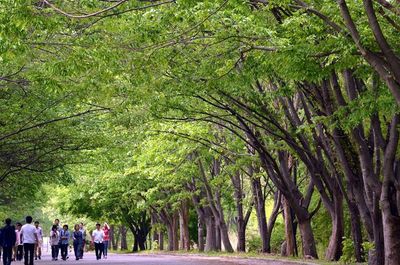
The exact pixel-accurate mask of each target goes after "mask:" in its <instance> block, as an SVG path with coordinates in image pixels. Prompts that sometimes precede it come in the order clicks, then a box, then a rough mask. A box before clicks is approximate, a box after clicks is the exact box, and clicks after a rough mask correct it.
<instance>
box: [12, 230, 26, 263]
mask: <svg viewBox="0 0 400 265" xmlns="http://www.w3.org/2000/svg"><path fill="white" fill-rule="evenodd" d="M21 227H22V224H21V223H17V225H16V228H17V229H15V235H16V237H17V241H16V242H15V247H14V258H13V260H14V261H21V260H22V257H23V255H24V245H23V244H22V240H21Z"/></svg>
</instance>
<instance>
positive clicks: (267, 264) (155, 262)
mask: <svg viewBox="0 0 400 265" xmlns="http://www.w3.org/2000/svg"><path fill="white" fill-rule="evenodd" d="M35 264H38V265H40V264H43V265H44V264H46V265H47V264H54V265H57V264H66V265H79V264H85V265H101V264H104V265H106V264H107V265H131V264H132V265H307V264H309V265H312V264H313V263H300V262H285V261H274V260H259V259H258V260H255V259H229V258H218V257H199V256H190V255H189V256H182V255H178V256H175V255H135V254H134V255H128V254H111V255H109V257H108V259H107V260H104V259H103V260H100V261H96V260H95V256H94V255H93V253H86V256H85V258H84V259H82V260H79V261H75V260H73V259H72V260H71V259H69V260H68V261H67V262H65V261H63V260H61V261H60V260H59V261H57V262H54V261H51V260H50V256H46V255H45V256H43V259H42V260H41V261H36V263H35Z"/></svg>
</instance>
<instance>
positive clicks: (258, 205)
mask: <svg viewBox="0 0 400 265" xmlns="http://www.w3.org/2000/svg"><path fill="white" fill-rule="evenodd" d="M251 184H252V185H251V187H252V192H253V200H254V205H255V211H256V216H257V223H258V231H259V234H260V237H261V243H262V245H261V252H262V253H271V245H270V240H269V239H270V237H269V236H268V228H267V216H266V213H265V199H264V194H263V191H262V187H261V180H260V178H256V177H253V178H252V179H251Z"/></svg>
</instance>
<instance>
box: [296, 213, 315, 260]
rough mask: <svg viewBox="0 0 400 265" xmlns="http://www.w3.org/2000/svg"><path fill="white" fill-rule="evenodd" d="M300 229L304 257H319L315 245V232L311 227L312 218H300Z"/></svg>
mask: <svg viewBox="0 0 400 265" xmlns="http://www.w3.org/2000/svg"><path fill="white" fill-rule="evenodd" d="M299 229H300V235H301V241H302V244H303V257H304V258H310V257H313V258H318V254H317V248H316V246H315V239H314V233H313V231H312V228H311V220H310V219H304V220H299Z"/></svg>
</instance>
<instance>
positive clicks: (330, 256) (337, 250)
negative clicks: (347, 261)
mask: <svg viewBox="0 0 400 265" xmlns="http://www.w3.org/2000/svg"><path fill="white" fill-rule="evenodd" d="M336 192H337V193H336V195H335V199H334V211H333V212H332V213H331V218H332V232H331V236H330V238H329V244H328V248H327V250H326V253H325V258H326V259H327V260H329V261H338V260H339V259H340V257H341V256H342V247H343V244H342V241H343V235H344V219H343V199H342V196H339V193H340V191H338V190H337V191H336Z"/></svg>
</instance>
